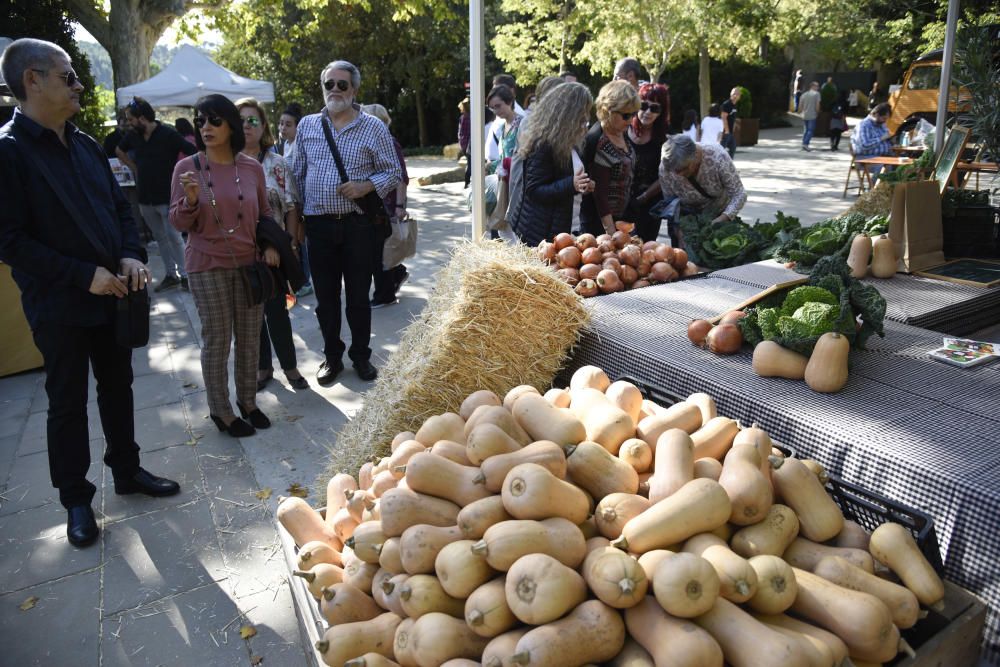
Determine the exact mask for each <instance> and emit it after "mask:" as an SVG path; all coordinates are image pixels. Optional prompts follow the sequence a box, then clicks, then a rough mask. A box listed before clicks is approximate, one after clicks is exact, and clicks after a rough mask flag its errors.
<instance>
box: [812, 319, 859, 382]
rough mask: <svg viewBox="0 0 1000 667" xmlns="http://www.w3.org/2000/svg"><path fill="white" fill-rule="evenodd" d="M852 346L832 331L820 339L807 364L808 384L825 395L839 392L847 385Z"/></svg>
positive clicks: (844, 338) (843, 337)
mask: <svg viewBox="0 0 1000 667" xmlns="http://www.w3.org/2000/svg"><path fill="white" fill-rule="evenodd" d="M850 352H851V344H850V342H849V341H848V340H847V337H846V336H843V335H841V334H839V333H837V332H836V331H830V332H828V333H825V334H823V335H822V336H820V337H819V340H818V341H816V347H814V348H813V353H812V356H810V357H809V363H808V364H806V372H805V380H806V384H807V385H809V388H810V389H812V390H813V391H818V392H821V393H824V394H830V393H834V392H838V391H840V390H841V389H843V388H844V385H846V384H847V357H848V355H849V354H850Z"/></svg>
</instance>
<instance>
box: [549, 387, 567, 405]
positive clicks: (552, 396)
mask: <svg viewBox="0 0 1000 667" xmlns="http://www.w3.org/2000/svg"><path fill="white" fill-rule="evenodd" d="M543 397H544V398H545V400H546V401H548V402H549V403H551V404H552V405H554V406H555V407H557V408H568V407H569V404H570V402H571V401H572V396H571V395H570V393H569V391H567V390H566V389H558V388H556V387H552V389H549V390H548V391H547V392H545V393H544V394H543Z"/></svg>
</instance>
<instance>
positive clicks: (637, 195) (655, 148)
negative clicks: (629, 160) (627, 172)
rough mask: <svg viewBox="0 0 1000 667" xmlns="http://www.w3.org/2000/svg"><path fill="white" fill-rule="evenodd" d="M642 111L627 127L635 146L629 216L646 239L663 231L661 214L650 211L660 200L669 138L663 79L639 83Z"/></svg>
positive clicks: (651, 238)
mask: <svg viewBox="0 0 1000 667" xmlns="http://www.w3.org/2000/svg"><path fill="white" fill-rule="evenodd" d="M639 99H640V102H639V113H638V114H636V116H635V118H633V119H632V124H631V125H629V127H628V139H629V141H630V142H632V146H633V147H634V148H635V163H634V164H633V168H632V190H631V201H630V202H629V214H628V219H629V220H630V221H631V222H634V223H635V233H636V234H637V235H638V236H639V238H641V239H642V240H643V241H655V240H656V238H657V237H658V236H659V235H660V218H659V216H653V215H650V214H649V209H650V207H652V206H654V205H655V204H656V203H657V202H659V201H660V200H661V199H662V197H661V195H660V180H659V177H660V149H661V148H663V142H664V141H665V140H666V138H667V105H668V104H669V99H670V98H669V96H668V95H667V87H666V86H664V85H663V84H662V83H644V84H642V85H641V86H639Z"/></svg>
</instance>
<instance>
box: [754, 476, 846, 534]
mask: <svg viewBox="0 0 1000 667" xmlns="http://www.w3.org/2000/svg"><path fill="white" fill-rule="evenodd" d="M778 463H779V464H780V465H779V467H778V468H776V469H775V470H774V471H773V472H772V473H771V479H772V480H773V481H774V488H775V491H777V492H778V494H780V495H781V498H782V499H783V500H784V501H785V504H786V505H788V506H789V507H791V508H792V509H793V510H795V514H796V515H797V516H798V518H799V531H800V532H801V533H802V535H803V536H805V537H807V538H808V539H810V540H812V541H813V542H825V541H827V540H829V539H831V538H833V537H835V536H836V535H837V533H839V532H840V531H841V529H842V528H843V527H844V515H843V514H842V513H841V511H840V508H839V507H837V504H836V503H835V502H833V499H832V498H831V497H830V496H829V495H828V494H827V492H826V490H825V489H824V488H823V485H822V484H820V483H819V480H818V479H816V475H814V474H812V472H811V471H810V470H809V468H807V467H805V466H804V465H802V461H799V460H798V459H795V458H788V459H785V460H784V461H778Z"/></svg>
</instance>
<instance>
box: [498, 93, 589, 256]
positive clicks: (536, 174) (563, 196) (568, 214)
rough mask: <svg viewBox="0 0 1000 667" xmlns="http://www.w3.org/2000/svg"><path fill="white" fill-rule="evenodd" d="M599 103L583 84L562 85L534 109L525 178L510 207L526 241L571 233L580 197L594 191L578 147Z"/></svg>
mask: <svg viewBox="0 0 1000 667" xmlns="http://www.w3.org/2000/svg"><path fill="white" fill-rule="evenodd" d="M593 103H594V98H593V96H592V95H591V94H590V91H589V90H587V87H586V86H584V85H583V84H579V83H561V84H559V85H558V86H556V87H555V88H552V89H550V90H549V91H547V92H546V93H545V95H544V96H543V97H542V99H541V101H540V102H537V103H536V106H535V108H534V109H533V110H532V112H531V117H530V118H531V120H530V122H528V123H527V124H526V127H525V129H524V131H523V133H522V134H521V137H520V141H519V144H520V146H519V148H518V152H517V158H518V159H519V160H520V161H521V162H522V167H523V178H522V179H521V181H520V183H521V184H520V188H519V191H513V192H511V204H510V208H508V209H507V220H508V222H509V223H510V225H511V227H512V228H513V230H514V233H515V234H517V236H518V238H519V239H520V240H521V241H522V242H523V243H526V244H528V245H537V244H538V242H539V241H542V240H545V239H551V238H552V237H554V236H555V235H556V234H558V233H560V232H569V231H570V230H571V223H572V219H573V199H574V196H575V195H576V194H578V193H579V194H584V193H587V192H591V191H592V190H593V186H594V184H593V182H592V181H591V180H590V178H589V177H588V176H587V174H586V172H585V171H584V169H583V161H582V160H581V159H580V158H579V156H578V155H576V151H575V150H574V149H575V147H576V146H577V145H578V144H579V143H580V140H581V139H582V138H583V135H584V133H586V131H587V121H588V120H589V119H590V109H591V107H592V106H593Z"/></svg>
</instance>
